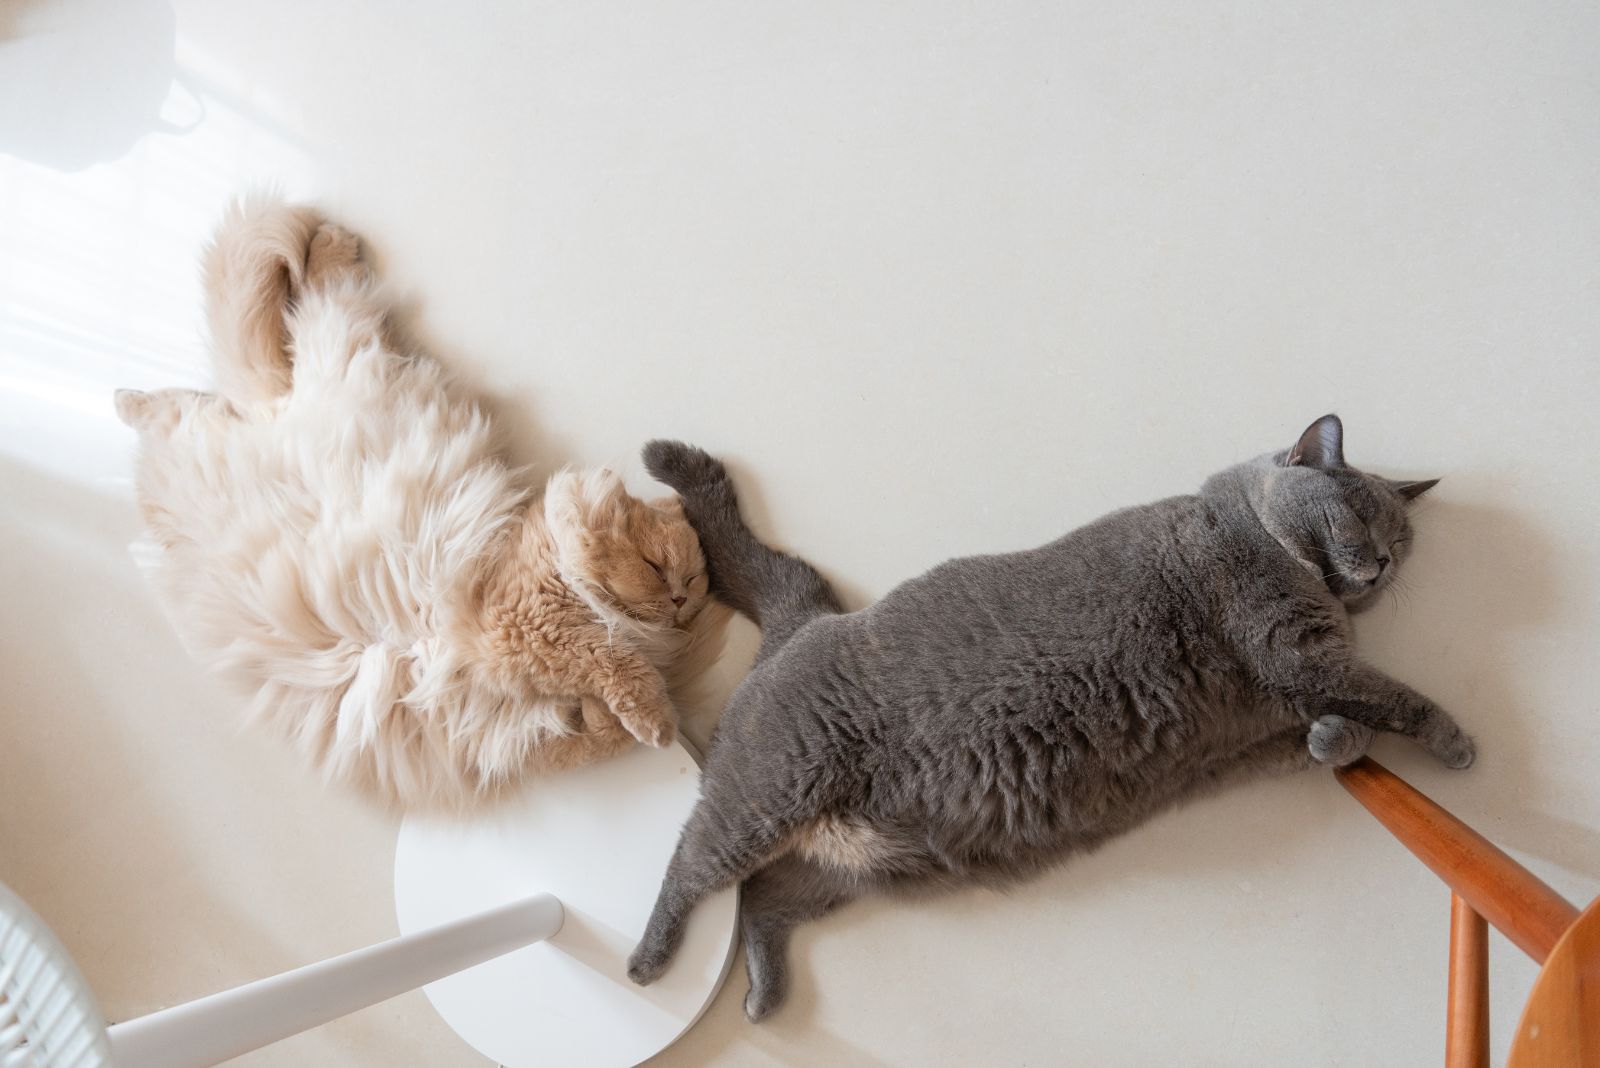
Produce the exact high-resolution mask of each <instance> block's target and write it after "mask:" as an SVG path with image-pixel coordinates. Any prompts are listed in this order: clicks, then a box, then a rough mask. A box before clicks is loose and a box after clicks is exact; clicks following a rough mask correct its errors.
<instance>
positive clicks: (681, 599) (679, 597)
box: [672, 593, 689, 608]
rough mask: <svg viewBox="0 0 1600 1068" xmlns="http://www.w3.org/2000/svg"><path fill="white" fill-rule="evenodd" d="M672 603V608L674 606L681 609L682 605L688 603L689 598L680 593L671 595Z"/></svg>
mask: <svg viewBox="0 0 1600 1068" xmlns="http://www.w3.org/2000/svg"><path fill="white" fill-rule="evenodd" d="M672 603H673V605H674V606H676V607H678V608H682V607H683V606H684V605H686V604H688V603H689V598H687V597H685V596H684V595H683V594H681V593H678V594H673V596H672Z"/></svg>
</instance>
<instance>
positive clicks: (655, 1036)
mask: <svg viewBox="0 0 1600 1068" xmlns="http://www.w3.org/2000/svg"><path fill="white" fill-rule="evenodd" d="M699 795H700V769H699V766H698V765H697V764H696V763H695V760H694V758H693V757H692V756H690V754H689V751H688V750H687V749H685V748H684V747H683V746H682V745H681V744H674V745H672V746H670V747H669V748H666V749H646V748H644V747H642V746H641V747H638V748H636V749H633V750H631V751H629V752H627V753H625V754H623V755H622V756H620V757H617V758H615V759H613V760H610V761H607V762H605V763H602V764H597V765H593V766H591V767H587V768H580V769H578V770H576V771H567V772H561V773H560V774H556V775H550V776H548V777H547V778H543V779H540V780H538V781H536V782H535V783H533V784H532V785H531V786H530V787H529V788H528V789H527V790H526V791H525V792H524V793H523V794H521V795H519V796H518V797H517V798H515V799H514V800H512V801H510V802H509V803H506V804H503V805H500V806H497V807H495V808H493V809H491V810H490V811H489V812H488V813H486V814H485V815H483V816H481V817H478V818H475V819H473V820H472V821H444V820H426V819H422V818H418V817H415V816H410V817H407V818H406V820H405V822H404V823H403V824H402V825H401V827H400V841H399V843H398V845H397V846H396V849H395V861H394V896H395V912H396V915H397V917H398V919H399V924H400V932H401V933H402V934H410V933H412V932H414V931H419V930H422V929H424V928H428V927H432V926H435V925H437V924H441V923H446V922H448V921H450V920H455V919H459V918H461V917H464V916H468V915H471V914H473V913H477V912H482V911H483V910H485V909H490V908H494V907H495V906H497V905H503V904H506V903H507V902H511V901H515V900H517V899H519V898H523V897H526V896H527V895H529V894H533V893H537V892H539V891H545V892H547V893H551V894H554V895H555V896H556V897H558V898H560V899H561V904H562V907H563V908H564V909H565V910H566V920H565V922H564V923H563V925H562V927H561V931H560V932H559V933H558V934H557V935H556V936H555V937H554V938H551V939H549V940H548V941H545V942H539V943H536V944H534V945H531V946H527V947H525V948H523V949H519V950H516V951H514V952H512V953H508V954H506V955H505V956H503V957H498V958H496V959H494V960H491V961H487V962H485V963H483V964H480V965H478V966H477V967H475V968H470V969H468V970H467V971H464V972H461V973H459V974H456V975H452V976H450V977H448V978H445V979H441V980H439V981H438V982H436V983H431V984H429V985H428V986H426V987H424V990H425V991H426V993H427V995H428V999H429V1000H430V1001H431V1002H432V1003H433V1007H434V1008H435V1009H437V1010H438V1011H439V1015H441V1016H443V1017H444V1019H445V1022H446V1023H448V1024H449V1025H450V1026H451V1027H452V1028H454V1029H455V1031H456V1033H457V1034H459V1035H460V1036H461V1037H462V1038H463V1039H465V1040H466V1041H467V1042H468V1044H470V1045H471V1046H473V1047H474V1048H475V1049H477V1050H478V1052H480V1053H482V1054H483V1055H484V1056H486V1057H488V1058H490V1059H491V1060H494V1061H497V1062H499V1063H500V1064H502V1065H505V1066H506V1068H533V1066H535V1065H538V1066H547V1065H548V1066H562V1065H583V1066H585V1068H591V1066H592V1068H612V1066H617V1068H621V1066H627V1065H634V1064H638V1063H639V1062H640V1061H643V1060H646V1059H648V1058H649V1057H651V1056H653V1055H654V1054H656V1053H658V1052H660V1051H661V1050H663V1049H665V1048H666V1047H667V1046H669V1045H671V1044H672V1042H673V1041H674V1040H675V1039H677V1038H678V1036H679V1035H681V1034H683V1033H684V1032H685V1031H687V1030H688V1029H689V1027H690V1026H691V1025H692V1024H693V1023H694V1022H695V1020H696V1019H698V1018H699V1016H700V1014H701V1013H702V1012H704V1011H705V1009H706V1007H707V1006H708V1005H710V1004H711V999H712V998H713V997H715V996H716V993H717V990H718V989H719V988H720V987H721V986H722V981H723V979H725V978H726V977H727V974H728V965H729V964H730V962H731V961H732V959H733V946H734V934H735V926H736V920H737V911H738V891H737V890H736V889H734V888H730V889H728V890H725V891H723V892H722V893H720V894H717V895H715V896H714V897H711V898H708V899H707V900H706V901H704V902H702V903H701V904H700V905H699V907H697V908H696V909H695V912H694V916H693V917H692V919H691V920H690V923H689V928H688V933H687V935H686V937H685V938H684V942H683V948H682V949H680V950H679V951H678V954H677V956H676V957H674V958H673V961H672V967H670V968H669V969H667V973H666V974H665V975H663V976H662V977H661V978H660V979H658V980H656V982H655V983H653V984H651V985H650V986H648V987H638V986H635V985H633V983H631V982H629V981H628V975H627V960H628V954H629V953H631V952H633V947H634V944H635V943H636V942H637V941H638V939H639V936H640V935H641V934H642V933H643V932H644V925H645V921H646V920H647V919H648V918H649V916H650V909H651V907H652V906H653V905H654V904H655V899H656V891H657V890H658V889H659V888H660V886H661V877H662V875H664V874H665V873H666V870H667V861H668V860H670V859H671V857H672V851H673V848H674V847H675V846H676V845H677V843H678V832H679V831H681V830H682V829H683V824H684V821H685V820H686V819H688V816H689V812H690V810H691V809H692V808H693V807H694V803H695V801H696V799H697V798H698V797H699Z"/></svg>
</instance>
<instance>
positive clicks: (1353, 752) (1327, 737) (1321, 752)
mask: <svg viewBox="0 0 1600 1068" xmlns="http://www.w3.org/2000/svg"><path fill="white" fill-rule="evenodd" d="M1375 735H1376V732H1375V731H1374V730H1373V729H1372V728H1371V727H1368V726H1367V725H1366V724H1364V723H1357V722H1355V721H1354V720H1349V719H1345V718H1344V717H1343V716H1323V717H1322V718H1321V719H1318V720H1317V721H1316V722H1315V723H1313V724H1312V725H1311V731H1310V733H1309V734H1307V735H1306V747H1307V748H1308V749H1310V750H1311V755H1312V756H1313V757H1314V758H1315V759H1316V761H1317V763H1319V764H1328V765H1331V766H1332V767H1336V768H1342V767H1344V766H1345V765H1346V764H1352V763H1354V762H1355V761H1357V760H1359V759H1361V758H1362V757H1363V756H1365V755H1366V753H1367V747H1368V746H1370V745H1371V744H1372V739H1373V737H1374V736H1375Z"/></svg>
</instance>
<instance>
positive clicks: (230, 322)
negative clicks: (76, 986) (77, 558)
mask: <svg viewBox="0 0 1600 1068" xmlns="http://www.w3.org/2000/svg"><path fill="white" fill-rule="evenodd" d="M205 283H206V296H207V314H208V317H209V321H210V329H211V335H212V346H213V350H214V358H215V362H216V380H217V383H218V388H219V390H220V392H219V393H218V394H210V393H198V392H194V391H191V390H177V389H171V390H160V391H157V392H151V393H140V392H136V391H132V390H120V391H118V392H117V395H116V409H117V414H118V415H119V416H120V417H121V419H122V420H123V422H125V423H127V424H128V425H129V426H131V427H133V428H134V429H135V430H136V431H137V432H138V434H139V442H140V449H139V461H138V499H139V507H140V511H141V514H142V517H143V521H144V525H145V528H146V533H147V535H148V541H149V542H150V543H151V546H152V548H153V552H152V553H151V554H150V555H151V558H152V559H153V564H152V568H153V571H154V580H155V585H156V588H157V590H158V593H159V595H160V597H161V599H162V601H163V602H164V606H165V608H166V610H167V612H168V614H169V615H170V617H171V619H172V621H173V623H174V625H175V626H176V627H177V629H178V631H179V633H180V635H181V637H182V638H183V639H184V641H185V644H186V645H188V646H189V647H190V649H191V651H192V652H193V653H194V654H195V655H197V656H198V657H200V658H201V659H203V660H204V661H206V662H207V663H209V664H211V665H213V666H215V667H217V668H219V669H220V670H221V671H223V672H224V673H225V674H226V675H228V676H231V677H232V678H234V679H236V680H238V681H240V682H242V683H243V684H244V685H245V686H246V687H247V688H249V689H250V690H251V691H253V693H254V698H253V700H252V702H251V710H252V712H253V714H254V715H255V716H257V717H259V718H261V719H263V720H265V721H267V722H268V723H270V724H272V725H273V726H274V727H276V728H277V730H279V731H280V732H281V733H283V734H285V735H287V736H288V737H289V738H290V739H291V740H292V741H293V743H294V745H295V746H296V747H297V748H298V749H299V750H300V751H301V752H302V753H304V754H305V755H306V756H307V757H309V758H310V759H311V761H312V762H313V763H314V764H315V765H316V766H317V767H319V768H320V769H321V770H322V771H323V772H324V773H325V775H326V776H327V777H328V778H329V779H331V780H336V781H340V782H344V783H348V784H352V785H355V786H357V787H360V788H362V789H364V790H366V791H367V792H369V793H372V794H375V795H376V796H378V797H380V798H382V799H385V800H387V801H390V802H394V803H398V804H400V805H403V806H406V807H421V808H432V809H446V810H451V809H460V808H463V807H465V806H467V805H469V804H471V803H472V802H474V801H477V800H480V799H483V798H486V797H489V796H492V795H494V794H497V793H499V792H500V791H501V790H502V789H503V788H504V787H507V786H510V785H514V784H515V783H516V782H517V781H518V780H519V779H520V778H522V777H523V776H524V775H525V774H526V773H529V772H534V771H538V770H543V769H553V768H563V767H571V766H574V765H578V764H583V763H587V762H589V761H593V760H597V759H600V758H602V757H606V756H609V755H612V754H614V753H617V752H619V751H621V750H622V749H624V748H626V747H628V746H629V745H631V744H632V742H633V740H634V739H638V740H640V741H643V742H646V743H648V744H650V745H657V746H660V745H666V744H668V743H669V742H671V741H672V738H673V736H674V730H675V724H676V718H675V714H674V711H673V705H672V702H671V701H670V700H669V697H668V685H667V679H668V677H671V678H672V679H673V681H674V682H675V683H676V682H680V681H685V680H688V679H689V678H691V677H692V676H693V675H694V674H696V673H697V672H698V671H699V670H700V669H701V668H703V667H704V666H705V665H706V664H707V663H708V662H709V661H710V660H711V659H712V658H714V656H715V655H716V652H717V649H718V648H719V646H720V636H721V632H722V627H721V624H722V623H723V622H724V621H725V620H726V618H727V614H728V613H727V611H726V610H725V609H723V608H722V607H721V606H720V605H715V604H713V606H712V607H711V608H710V609H709V610H707V611H705V612H702V611H701V609H702V607H704V606H705V605H706V585H707V580H706V569H705V560H704V558H703V557H702V556H701V552H700V545H699V542H698V540H697V539H696V537H695V533H694V530H693V529H692V528H691V527H690V526H689V524H688V523H687V522H685V520H684V518H683V513H682V510H681V508H680V507H679V505H678V501H677V498H676V497H671V498H667V499H665V500H663V501H657V502H644V501H641V500H638V499H636V498H634V497H631V496H629V495H628V493H627V492H626V491H625V490H624V489H623V486H622V483H621V480H620V479H618V477H617V476H616V475H614V474H612V473H611V472H609V471H592V472H586V473H583V474H574V473H571V472H563V473H561V474H558V475H556V476H555V477H553V478H551V479H550V481H549V484H548V485H547V486H546V487H545V490H544V493H543V494H542V495H536V494H532V493H530V492H529V491H528V488H527V487H526V485H525V484H523V483H522V482H520V481H519V478H518V474H517V472H515V471H513V470H511V469H508V468H507V466H506V465H505V464H504V463H503V462H502V460H501V458H500V456H499V455H498V453H497V451H496V449H495V447H494V445H493V442H492V438H493V434H492V428H491V426H490V422H489V419H488V418H487V416H486V415H485V414H484V412H483V411H482V410H481V409H480V408H479V407H478V406H477V405H476V404H474V403H473V402H472V401H471V400H469V399H467V398H465V397H463V396H462V395H461V394H460V393H459V392H458V391H457V390H455V389H454V388H453V387H452V386H451V384H450V383H449V382H448V381H446V379H445V377H444V376H443V375H442V373H441V371H440V368H439V367H438V365H437V364H435V363H434V362H433V361H432V360H430V359H427V358H424V357H421V356H417V355H410V354H402V353H400V352H396V351H395V348H394V346H393V343H392V341H391V339H390V335H389V331H388V329H387V327H388V323H387V308H386V306H385V304H384V302H383V301H382V300H381V299H380V296H379V294H378V291H377V286H376V282H375V281H374V279H373V278H372V276H371V274H370V272H369V271H368V270H367V268H366V267H365V266H364V265H363V263H362V262H361V258H360V254H359V243H358V241H357V240H356V238H355V237H354V236H353V235H351V234H349V233H348V232H346V231H344V230H342V229H340V228H338V227H337V226H334V225H332V224H330V223H328V222H326V221H324V220H323V219H322V217H321V216H319V215H318V214H317V213H316V212H315V211H313V210H311V209H309V208H305V207H296V206H289V205H285V204H282V203H279V202H276V201H273V200H270V199H262V198H255V199H250V200H247V201H245V202H244V203H241V204H240V205H238V206H236V207H235V208H234V209H233V210H232V211H231V212H230V214H229V215H228V216H227V218H226V219H225V220H224V222H223V224H222V226H221V228H220V230H219V231H218V233H217V236H216V238H215V240H214V242H213V243H212V245H211V247H210V248H209V249H208V250H207V252H206V256H205ZM664 673H665V674H664Z"/></svg>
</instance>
